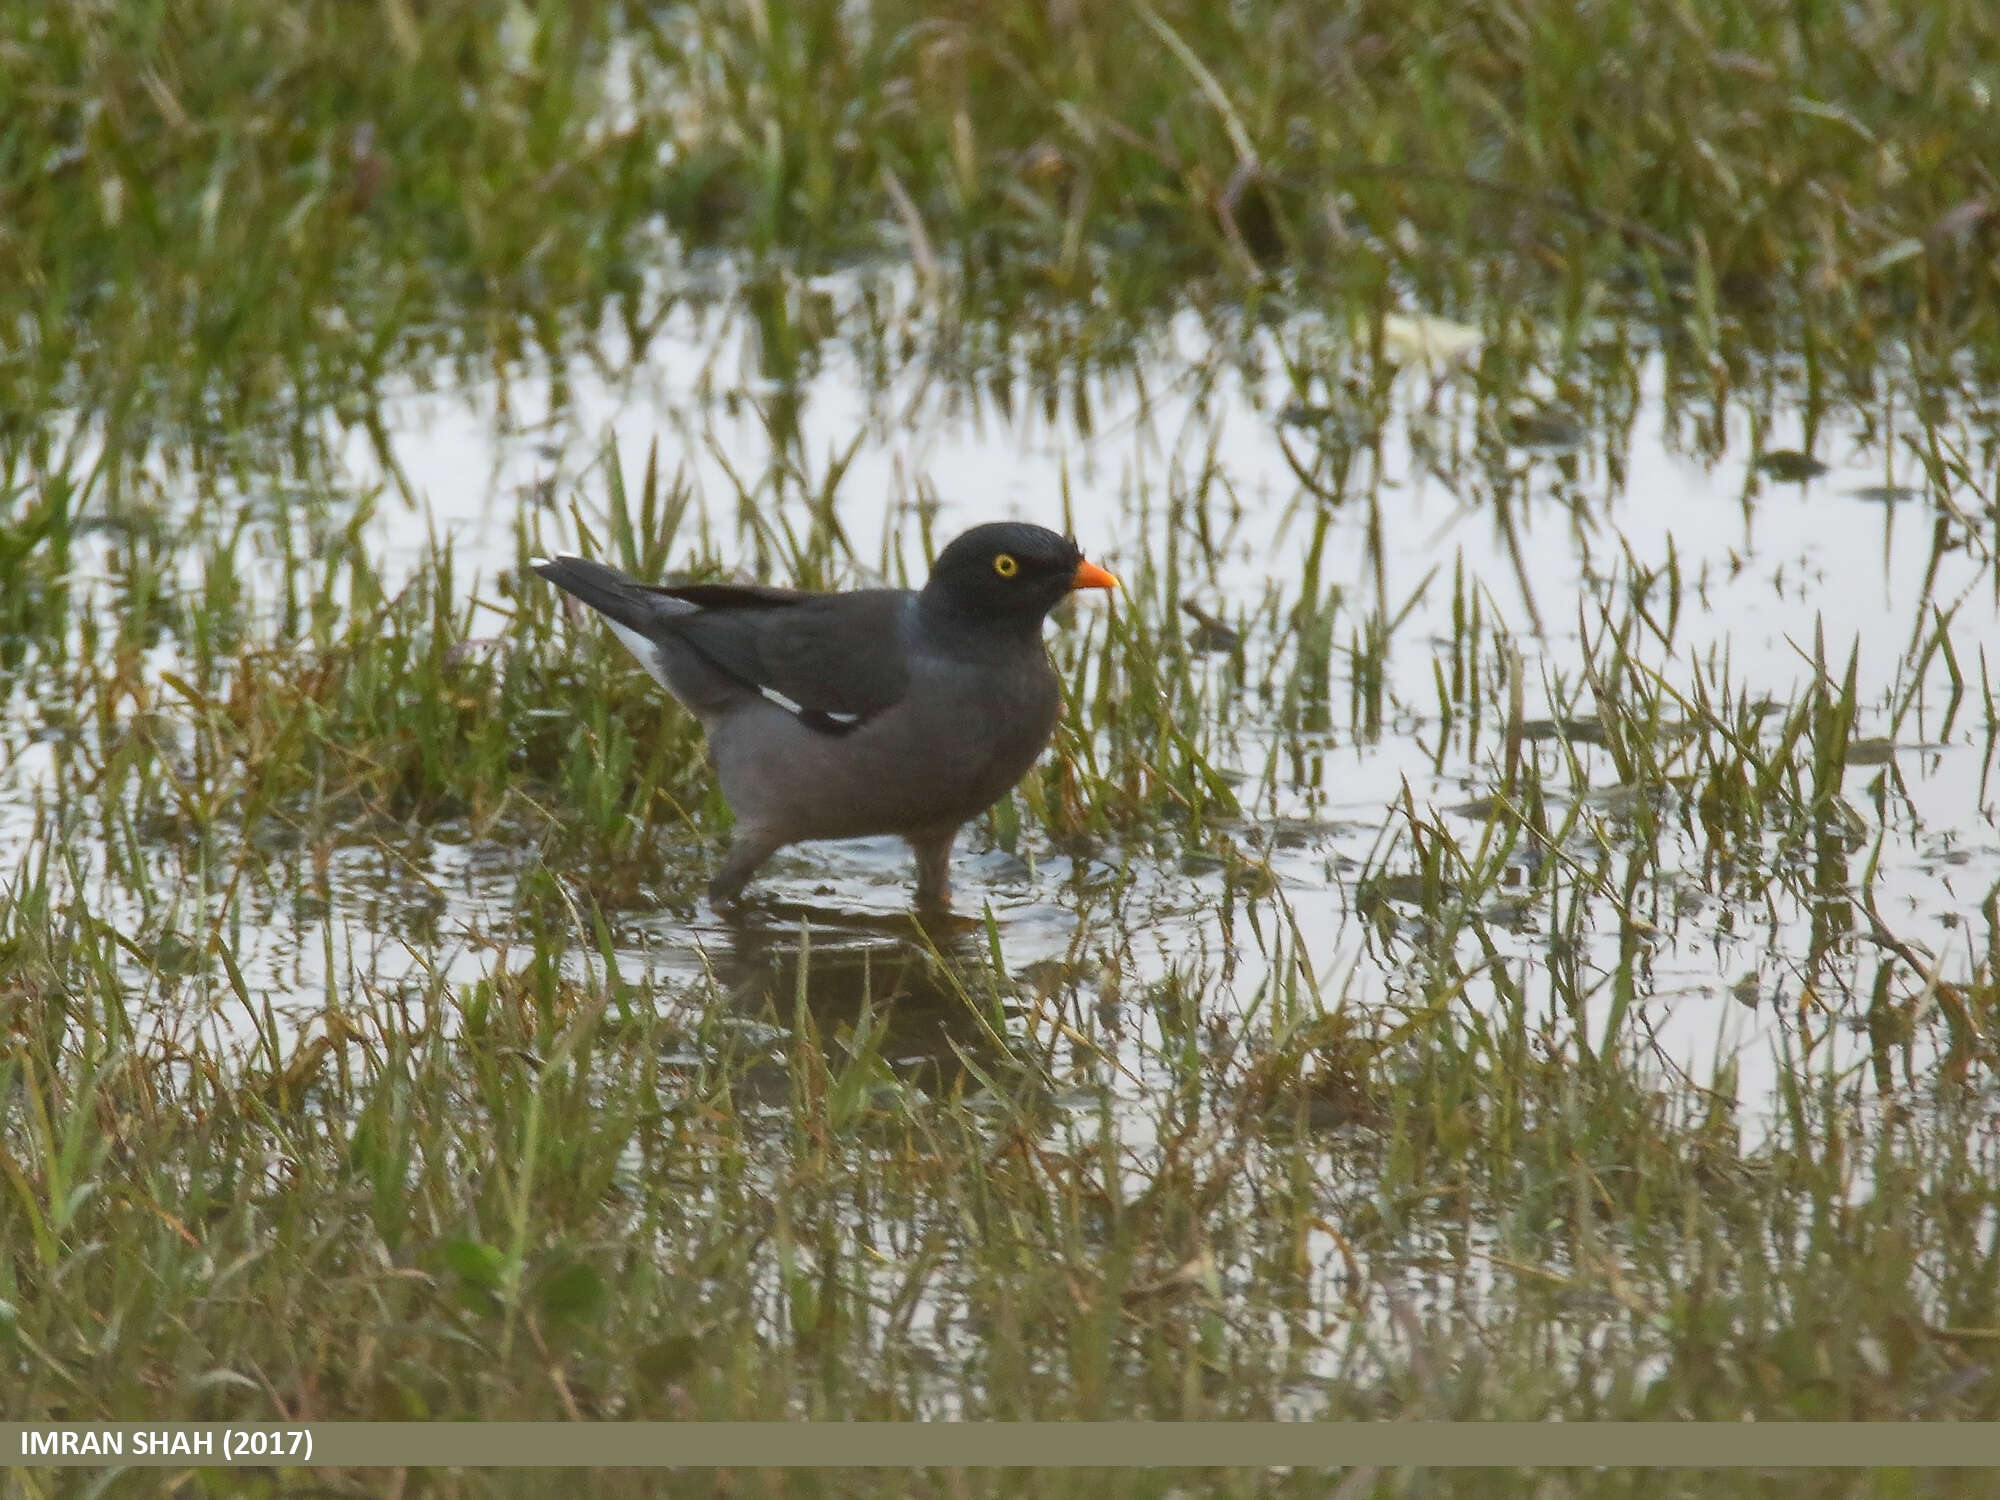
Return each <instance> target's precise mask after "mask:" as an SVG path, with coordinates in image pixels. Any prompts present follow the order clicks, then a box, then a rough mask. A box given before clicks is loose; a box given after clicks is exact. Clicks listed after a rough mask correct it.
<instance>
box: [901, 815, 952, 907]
mask: <svg viewBox="0 0 2000 1500" xmlns="http://www.w3.org/2000/svg"><path fill="white" fill-rule="evenodd" d="M905 837H907V838H908V840H909V844H910V848H911V849H912V850H914V851H915V852H916V856H917V905H918V906H920V907H923V908H925V909H926V910H930V911H949V910H950V909H951V844H952V840H953V839H955V838H957V837H958V825H957V824H956V823H954V824H951V825H949V826H948V827H944V828H926V829H924V830H922V831H921V832H918V833H912V834H907V835H905Z"/></svg>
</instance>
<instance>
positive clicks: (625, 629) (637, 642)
mask: <svg viewBox="0 0 2000 1500" xmlns="http://www.w3.org/2000/svg"><path fill="white" fill-rule="evenodd" d="M604 623H605V624H607V625H609V626H610V627H611V633H612V634H613V635H615V636H617V637H618V639H619V640H621V641H623V642H624V643H625V649H626V650H627V651H630V652H631V653H632V654H633V655H634V656H636V657H638V658H639V665H640V666H642V667H644V668H645V669H646V670H647V672H648V673H650V674H651V675H652V678H653V681H655V682H657V683H658V684H659V685H660V686H661V687H663V688H665V689H666V690H667V691H668V692H672V691H673V685H672V684H671V683H669V682H668V681H667V674H666V672H665V671H663V670H662V669H661V666H660V648H659V647H658V646H657V645H655V644H654V643H653V641H652V640H651V638H650V637H648V636H645V635H642V634H641V633H640V632H638V631H636V630H634V629H633V628H632V627H631V626H630V625H620V624H619V623H618V622H617V621H616V620H614V619H612V618H611V617H610V616H609V615H606V616H605V617H604Z"/></svg>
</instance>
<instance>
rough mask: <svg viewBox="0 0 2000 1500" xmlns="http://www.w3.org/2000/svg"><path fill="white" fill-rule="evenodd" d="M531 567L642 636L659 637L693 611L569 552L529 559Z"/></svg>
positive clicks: (661, 593) (602, 565)
mask: <svg viewBox="0 0 2000 1500" xmlns="http://www.w3.org/2000/svg"><path fill="white" fill-rule="evenodd" d="M528 566H529V567H531V568H533V569H534V570H535V571H536V572H537V573H539V574H541V575H542V577H544V578H546V579H548V581H549V582H550V583H553V584H554V585H555V586H556V587H557V588H559V589H561V590H563V591H564V592H565V593H569V594H574V595H575V596H576V597H577V598H579V599H581V600H582V601H583V602H584V603H585V604H588V605H589V606H590V607H591V608H592V609H594V610H596V611H597V612H598V613H599V614H601V615H603V616H605V618H607V619H609V620H610V621H611V622H612V623H613V624H614V625H622V626H624V627H625V628H626V629H627V630H635V631H638V632H639V633H640V634H642V635H652V636H656V635H659V634H660V633H662V632H663V631H666V630H669V629H671V628H672V621H673V620H674V618H675V617H676V616H678V615H684V614H688V613H690V612H691V611H692V609H693V606H691V605H689V604H687V603H684V602H683V601H681V600H679V599H676V598H674V597H673V596H671V595H670V594H667V593H665V592H664V591H662V590H660V589H656V588H649V587H647V586H646V585H645V584H643V583H641V582H639V580H638V579H636V578H628V577H626V576H625V574H623V573H621V572H619V571H618V570H617V569H616V568H613V567H607V566H606V565H605V564H603V563H601V562H592V561H591V560H590V559H589V558H585V557H576V556H573V555H571V554H570V553H567V552H559V553H557V554H556V555H555V556H554V557H536V558H530V559H529V561H528Z"/></svg>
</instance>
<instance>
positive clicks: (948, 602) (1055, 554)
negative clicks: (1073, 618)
mask: <svg viewBox="0 0 2000 1500" xmlns="http://www.w3.org/2000/svg"><path fill="white" fill-rule="evenodd" d="M1117 584H1118V580H1117V579H1115V578H1113V577H1112V576H1111V575H1110V574H1109V573H1107V572H1105V571H1104V569H1102V568H1100V567H1098V566H1096V565H1095V564H1094V563H1087V562H1085V561H1084V560H1083V553H1082V552H1080V551H1078V550H1077V545H1076V543H1075V542H1073V541H1071V540H1070V539H1069V538H1068V537H1066V536H1060V535H1058V534H1057V533H1055V532H1053V531H1050V530H1049V529H1048V528H1047V527H1045V526H1031V525H1029V524H1028V523H1027V522H1025V521H993V522H989V523H988V524H987V525H984V526H975V527H973V528H972V530H970V531H968V532H966V533H965V535H963V536H961V537H959V538H958V539H957V540H956V541H954V542H953V543H952V544H951V545H950V546H948V547H946V548H945V549H944V551H942V552H940V553H939V554H938V559H937V562H936V563H935V564H934V565H933V566H932V568H931V578H930V582H929V583H927V584H925V585H924V593H923V599H924V606H925V608H926V609H927V610H932V611H935V612H937V613H940V614H944V615H949V616H954V617H957V618H960V619H964V620H968V621H972V622H975V623H981V624H984V623H987V622H991V623H992V624H995V625H1012V626H1016V627H1018V628H1019V629H1022V630H1029V631H1032V630H1036V629H1038V628H1039V627H1040V625H1041V623H1042V618H1043V617H1044V616H1045V615H1047V614H1048V612H1049V611H1050V610H1051V609H1053V608H1054V607H1055V606H1056V604H1057V603H1058V602H1059V601H1060V600H1061V599H1062V597H1063V596H1064V595H1065V594H1067V593H1069V592H1070V591H1071V590H1072V589H1091V588H1097V589H1108V588H1115V587H1117Z"/></svg>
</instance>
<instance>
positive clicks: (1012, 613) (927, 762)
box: [529, 521, 1121, 910]
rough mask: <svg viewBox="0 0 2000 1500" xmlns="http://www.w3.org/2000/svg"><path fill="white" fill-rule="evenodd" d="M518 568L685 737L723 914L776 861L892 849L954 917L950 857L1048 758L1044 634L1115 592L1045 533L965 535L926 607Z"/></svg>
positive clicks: (547, 564)
mask: <svg viewBox="0 0 2000 1500" xmlns="http://www.w3.org/2000/svg"><path fill="white" fill-rule="evenodd" d="M529 566H530V567H531V568H533V569H534V571H535V572H536V573H538V574H540V575H541V577H543V578H544V579H546V580H548V582H550V583H552V584H554V585H555V586H556V587H557V588H559V589H562V590H563V591H564V592H566V593H568V594H571V595H573V596H575V597H576V598H577V599H579V600H581V601H582V602H583V603H585V604H587V605H589V606H590V607H591V608H592V609H594V610H596V611H597V612H598V613H599V614H601V615H602V616H603V617H604V620H605V623H606V624H608V625H609V626H610V627H611V630H612V633H613V634H614V635H616V636H617V637H618V639H619V640H620V641H622V642H623V643H624V645H625V647H626V648H627V649H628V650H629V651H631V653H632V654H633V655H634V656H635V657H637V658H638V660H639V664H640V665H641V666H643V667H644V668H645V669H646V671H647V672H649V673H650V674H651V675H652V676H653V678H654V679H655V680H656V681H658V682H659V684H660V685H661V686H662V687H664V688H665V689H666V690H667V691H668V692H669V693H670V694H672V695H673V697H674V698H676V699H677V700H679V702H680V703H681V704H682V705H683V706H685V707H686V708H687V709H688V710H689V711H690V712H691V713H693V714H694V716H695V717H696V719H698V720H699V721H700V723H701V726H702V729H703V732H704V733H705V734H706V736H707V740H708V759H709V764H710V765H711V766H712V767H713V769H714V771H715V775H716V779H717V781H718V782H719V783H720V785H721V788H722V794H723V797H724V800H726V801H727V802H728V804H729V807H730V811H731V812H732V813H733V814H734V815H735V830H734V834H733V837H732V840H731V842H730V845H729V848H728V850H727V852H726V853H725V854H724V855H723V858H722V863H721V865H720V866H719V867H718V868H717V870H716V872H715V876H714V878H713V880H712V881H711V882H710V883H709V887H708V899H709V902H710V904H711V905H713V906H714V907H716V908H717V909H718V910H726V909H727V908H729V907H731V906H733V905H734V904H735V903H736V902H737V901H738V899H739V898H740V897H741V895H742V892H743V889H744V887H745V886H746V885H747V884H748V883H749V882H750V879H751V877H752V876H754V875H755V874H756V872H757V870H758V869H759V867H761V866H762V865H763V863H764V862H765V861H766V860H767V859H769V858H770V857H771V856H772V855H773V854H775V853H776V852H777V851H778V850H779V849H782V848H784V847H785V846H786V845H788V844H795V843H799V842H801V841H803V840H808V839H843V838H858V837H863V836H867V835H880V834H896V835H900V836H901V837H902V838H903V839H904V840H905V841H906V842H907V843H908V844H909V846H910V848H911V850H912V852H913V853H914V854H915V856H916V867H917V888H916V900H917V905H918V906H919V908H929V909H935V910H948V909H949V908H950V905H951V849H952V843H953V840H954V839H956V837H957V836H958V831H959V829H960V828H962V827H963V826H964V825H965V824H966V823H967V822H969V821H970V820H972V819H973V818H975V817H977V816H978V815H979V814H980V813H982V812H984V811H985V810H986V809H987V808H988V807H990V806H992V805H993V804H994V803H995V802H997V801H999V800H1000V798H1002V797H1004V796H1005V795H1006V794H1007V793H1008V792H1009V791H1010V790H1012V788H1013V787H1014V785H1015V783H1016V782H1018V781H1019V780H1020V779H1021V778H1022V777H1023V776H1024V775H1026V774H1027V772H1028V768H1029V767H1030V766H1032V765H1033V764H1034V763H1035V760H1036V758H1037V757H1038V756H1040V754H1041V753H1042V751H1043V749H1044V748H1045V747H1046V746H1047V745H1048V742H1049V738H1050V736H1051V735H1052V734H1053V733H1054V732H1055V726H1056V720H1057V719H1058V717H1060V715H1061V712H1062V689H1061V683H1060V681H1059V680H1058V678H1057V676H1056V672H1055V669H1054V667H1053V666H1051V664H1050V662H1049V656H1048V651H1047V649H1046V647H1045V646H1044V645H1043V643H1042V622H1043V621H1044V620H1045V619H1046V618H1047V617H1048V613H1049V611H1050V610H1051V609H1053V608H1054V607H1055V606H1056V605H1057V604H1058V603H1059V602H1060V601H1061V600H1063V599H1064V598H1066V597H1067V596H1068V595H1070V594H1071V593H1073V592H1075V591H1076V590H1079V589H1105V590H1111V589H1116V588H1119V587H1121V585H1120V584H1119V582H1118V579H1117V578H1116V577H1115V576H1114V575H1113V574H1111V573H1109V572H1107V571H1105V569H1103V568H1101V567H1099V566H1098V565H1097V564H1095V563H1092V562H1090V561H1088V560H1086V559H1085V557H1084V555H1083V553H1082V552H1081V551H1080V550H1079V548H1078V547H1077V544H1076V542H1075V541H1074V540H1073V539H1072V538H1070V537H1067V536H1064V535H1062V534H1060V533H1058V532H1055V531H1051V530H1049V529H1048V528H1046V527H1043V526H1036V525H1032V524H1029V523H1027V522H1020V521H994V522H988V523H986V524H984V525H980V526H975V527H973V528H972V529H971V530H969V531H967V532H965V533H964V534H963V535H961V536H959V537H957V538H956V539H955V540H953V541H952V542H951V543H950V544H949V545H947V546H946V547H945V548H944V550H943V551H942V552H940V553H939V554H938V555H937V560H936V562H935V563H934V564H933V565H932V567H931V573H930V577H929V579H928V580H927V581H926V582H925V584H924V586H923V588H922V589H920V590H917V589H894V588H871V589H859V590H854V591H852V592H847V593H822V592H812V591H807V590H802V589H789V588H776V587H770V586H767V585H759V584H724V583H691V584H677V585H660V584H648V583H642V582H640V581H639V580H637V579H635V578H631V577H629V576H627V575H626V574H624V573H621V572H619V571H618V570H617V569H616V568H613V567H609V566H607V565H606V564H604V563H601V562H594V561H591V560H589V559H586V558H582V557H577V556H574V555H572V554H567V553H563V554H558V555H557V556H555V557H553V558H544V557H536V558H531V559H530V560H529Z"/></svg>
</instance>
